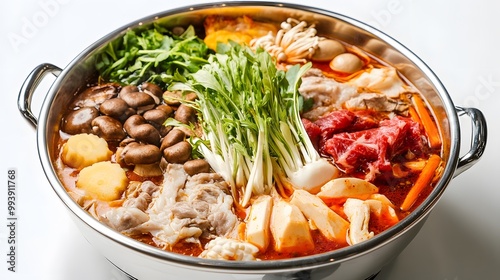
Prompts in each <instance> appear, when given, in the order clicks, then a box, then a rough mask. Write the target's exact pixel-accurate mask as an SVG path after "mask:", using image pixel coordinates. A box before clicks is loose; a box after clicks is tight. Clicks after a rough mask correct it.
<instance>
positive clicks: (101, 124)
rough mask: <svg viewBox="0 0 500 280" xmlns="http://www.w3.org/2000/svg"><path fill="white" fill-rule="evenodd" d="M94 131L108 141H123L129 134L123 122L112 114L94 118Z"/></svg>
mask: <svg viewBox="0 0 500 280" xmlns="http://www.w3.org/2000/svg"><path fill="white" fill-rule="evenodd" d="M92 131H93V132H94V134H96V135H97V136H99V137H102V138H104V139H105V140H106V141H121V140H123V139H124V138H125V137H126V136H127V135H126V134H125V131H124V130H123V127H122V124H121V122H120V121H118V120H117V119H114V118H112V117H110V116H99V117H96V118H95V119H94V120H92Z"/></svg>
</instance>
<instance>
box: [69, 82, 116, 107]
mask: <svg viewBox="0 0 500 280" xmlns="http://www.w3.org/2000/svg"><path fill="white" fill-rule="evenodd" d="M118 87H119V86H118V85H117V84H114V83H108V84H102V85H98V86H93V87H90V88H87V89H86V90H84V91H83V92H82V93H81V94H79V95H78V97H77V99H75V100H74V101H73V103H72V105H70V107H71V108H74V107H97V106H99V105H100V104H102V103H103V102H104V101H106V100H108V99H110V98H113V97H115V96H116V95H117V93H118Z"/></svg>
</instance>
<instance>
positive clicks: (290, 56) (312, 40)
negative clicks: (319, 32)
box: [250, 18, 322, 64]
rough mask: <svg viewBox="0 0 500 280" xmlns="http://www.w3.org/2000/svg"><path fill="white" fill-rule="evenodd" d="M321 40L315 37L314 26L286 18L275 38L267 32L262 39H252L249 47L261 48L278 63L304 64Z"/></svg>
mask: <svg viewBox="0 0 500 280" xmlns="http://www.w3.org/2000/svg"><path fill="white" fill-rule="evenodd" d="M321 39H322V38H320V37H318V36H316V29H315V28H314V24H313V25H310V26H307V23H306V22H305V21H298V20H296V19H293V18H288V19H287V20H286V21H284V22H282V23H281V29H280V30H279V31H278V32H277V33H276V36H275V35H274V34H272V32H269V34H267V35H265V36H263V37H260V38H256V39H253V40H252V41H251V42H250V46H251V47H252V48H254V49H256V48H258V47H261V48H263V49H264V50H266V51H267V52H269V53H270V54H271V55H272V56H274V57H275V58H276V59H277V60H278V62H286V63H289V64H293V63H305V62H306V59H308V58H311V56H312V55H313V54H314V52H315V50H316V49H317V48H318V42H319V41H320V40H321Z"/></svg>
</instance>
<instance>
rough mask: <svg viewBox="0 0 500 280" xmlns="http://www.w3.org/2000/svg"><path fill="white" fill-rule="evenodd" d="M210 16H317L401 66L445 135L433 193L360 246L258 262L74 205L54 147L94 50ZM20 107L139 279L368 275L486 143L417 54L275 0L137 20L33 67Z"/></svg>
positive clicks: (478, 117) (115, 252)
mask: <svg viewBox="0 0 500 280" xmlns="http://www.w3.org/2000/svg"><path fill="white" fill-rule="evenodd" d="M208 14H228V15H243V14H246V15H250V16H252V17H254V18H258V19H263V20H273V21H278V22H281V21H283V20H285V19H286V18H287V17H290V16H292V17H295V18H300V19H304V20H306V21H308V22H315V23H316V27H317V29H318V33H319V34H335V36H336V37H337V38H339V39H340V40H343V41H345V42H347V43H349V44H352V45H356V46H358V47H359V48H361V49H363V50H364V51H366V52H368V53H371V54H373V55H375V56H377V57H380V58H381V59H383V60H384V61H386V62H388V63H390V64H392V65H393V66H394V67H396V68H397V69H398V70H399V71H400V72H401V73H402V74H403V75H405V76H406V77H407V78H408V80H409V81H410V82H411V83H413V84H414V85H415V86H416V87H417V88H418V89H419V90H420V91H421V92H422V94H423V95H424V96H425V97H426V98H427V100H428V101H429V102H430V105H431V106H432V108H433V110H434V112H435V114H436V116H437V120H438V125H439V126H440V129H441V131H442V133H443V138H444V139H446V141H444V143H445V146H444V157H443V159H444V161H445V170H444V174H443V176H442V178H441V179H440V181H439V182H438V183H437V185H436V187H435V189H434V190H433V191H432V193H431V194H430V195H429V197H428V198H427V199H426V200H425V201H424V202H423V203H422V204H421V205H420V206H419V207H418V208H417V209H416V210H415V211H414V212H412V213H411V214H410V215H409V216H408V217H406V218H405V219H403V220H402V221H400V222H399V223H398V224H397V225H395V226H393V227H392V228H390V229H388V230H386V231H385V232H383V233H381V234H379V235H377V236H375V237H374V238H372V239H370V240H368V241H366V242H362V243H360V244H357V245H354V246H350V247H346V248H343V249H340V250H336V251H333V252H329V253H324V254H320V255H314V256H309V257H302V258H295V259H287V260H279V261H259V262H229V261H213V260H205V259H200V258H195V257H188V256H184V255H179V254H174V253H171V252H166V251H162V250H160V249H156V248H153V247H151V246H149V245H146V244H143V243H140V242H138V241H135V240H133V239H131V238H128V237H126V236H124V235H122V234H120V233H118V232H115V231H114V230H112V229H110V228H108V227H106V226H105V225H103V224H101V223H100V222H98V221H97V220H95V219H94V218H93V217H91V216H90V215H89V214H88V213H87V212H86V211H84V210H83V209H82V208H80V206H79V205H78V204H77V203H75V202H74V201H73V200H72V199H71V197H70V196H69V195H68V194H67V192H66V191H65V189H64V187H63V185H62V183H61V181H60V180H59V179H58V177H57V175H56V172H55V170H54V167H53V162H54V160H55V158H56V157H57V155H56V151H55V149H54V146H55V145H54V141H56V138H57V134H58V130H59V125H60V120H61V116H62V114H63V112H64V110H65V107H66V105H67V104H68V103H69V102H70V99H71V98H72V97H73V95H72V94H73V93H74V92H76V91H77V90H78V89H79V88H80V87H81V86H82V85H84V84H85V82H86V81H87V80H88V79H90V78H91V77H92V76H93V75H95V71H94V68H93V65H94V64H93V62H94V58H95V56H96V54H97V53H98V52H99V51H100V50H102V49H103V48H104V47H105V45H106V44H108V43H109V42H110V41H112V40H115V39H117V38H118V37H120V36H121V35H123V34H124V33H125V32H126V30H128V29H129V28H131V29H136V28H141V26H146V25H149V24H151V23H153V22H159V23H161V24H164V25H166V26H177V25H187V24H193V25H200V24H201V23H202V20H203V18H204V16H206V15H208ZM47 74H53V75H55V76H56V77H57V79H56V80H55V81H54V83H53V84H52V86H51V88H50V90H49V92H48V94H47V95H46V97H45V100H44V102H43V105H42V107H41V110H40V114H39V116H38V117H36V116H35V115H34V113H33V112H32V108H31V100H32V96H33V94H34V93H35V91H36V89H37V86H38V84H39V83H40V81H41V80H43V79H44V78H45V76H46V75H47ZM18 106H19V110H20V111H21V113H22V114H23V115H24V117H25V118H26V119H27V120H28V121H29V122H30V123H31V124H32V125H33V126H34V127H35V128H36V129H37V143H38V151H39V156H40V161H41V164H42V167H43V169H44V171H45V174H46V176H47V179H48V181H49V182H50V184H51V185H52V188H53V189H54V191H55V192H56V193H57V195H58V196H59V198H60V199H61V201H62V202H63V203H64V204H65V205H66V207H67V208H68V209H69V210H70V213H71V216H72V218H73V220H74V221H75V223H76V224H77V225H78V227H79V228H80V229H81V231H82V233H83V235H84V236H85V237H86V238H87V240H88V241H89V242H90V243H91V244H92V245H94V247H95V248H96V249H97V250H99V251H100V252H101V253H102V254H103V255H104V256H105V257H106V258H107V259H108V260H109V261H110V262H111V263H113V264H114V265H115V266H117V267H118V268H120V269H121V270H123V271H124V272H125V273H127V274H128V275H129V276H130V277H131V278H135V279H148V280H155V279H181V277H182V278H184V279H196V278H197V277H203V278H205V279H206V278H207V277H208V278H210V277H212V278H210V279H368V278H370V277H372V276H373V275H376V274H377V273H378V272H379V271H380V269H381V268H382V267H383V266H384V265H386V264H387V263H389V262H390V261H391V260H392V259H393V258H395V257H396V256H397V255H398V254H399V253H400V252H401V251H402V250H403V249H404V248H405V247H406V246H407V245H408V243H410V241H411V240H412V239H413V237H414V236H415V235H416V234H417V233H418V231H419V230H420V228H421V227H422V225H423V224H424V221H425V220H426V217H427V216H428V214H429V212H430V211H431V209H432V208H433V207H434V206H435V204H436V203H437V202H438V200H439V198H440V197H441V195H442V194H443V192H444V190H445V188H446V186H447V185H448V183H449V182H450V180H451V179H452V178H453V177H455V176H457V175H459V174H460V173H462V172H463V171H465V170H467V169H468V168H470V167H471V166H472V165H473V164H474V163H476V162H477V160H478V159H479V158H480V157H481V155H482V154H483V152H484V149H485V145H486V135H487V132H486V121H485V119H484V116H483V114H482V113H481V112H480V111H479V110H477V109H475V108H461V107H456V106H455V105H454V104H453V102H452V100H451V99H450V96H449V95H448V93H447V91H446V89H445V88H444V86H443V85H442V84H441V82H440V81H439V79H438V78H437V77H436V76H435V75H434V73H433V72H432V70H431V69H429V67H427V65H426V64H425V63H424V62H423V61H421V60H420V59H419V58H418V57H417V56H416V55H415V54H413V53H412V52H411V51H410V50H408V49H407V48H405V47H404V46H403V45H401V44H400V43H398V42H397V41H396V40H394V39H393V38H391V37H389V36H387V35H385V34H383V33H382V32H380V31H378V30H376V29H374V28H372V27H370V26H368V25H366V24H363V23H361V22H358V21H356V20H354V19H351V18H349V17H346V16H344V15H340V14H336V13H334V12H330V11H325V10H322V9H317V8H311V7H305V6H299V5H289V4H279V3H275V2H254V3H253V2H229V3H214V4H205V5H195V6H189V7H184V8H179V9H174V10H169V11H165V12H162V13H159V14H155V15H151V16H149V17H146V18H143V19H140V20H138V21H135V22H132V23H130V24H129V25H127V26H124V27H122V28H120V29H118V30H115V31H113V32H112V33H110V34H109V35H107V36H105V37H103V38H102V39H100V40H99V41H97V42H95V43H94V44H92V45H91V46H90V47H88V48H87V49H85V50H84V51H83V52H82V53H81V54H80V55H78V56H77V57H76V58H75V59H74V60H73V61H72V62H71V63H70V64H69V65H68V66H67V67H66V68H64V69H61V68H59V67H56V66H54V65H51V64H42V65H40V66H38V67H36V68H35V69H34V70H33V71H32V72H31V73H30V74H29V76H28V77H27V78H26V80H25V82H24V84H23V86H22V88H21V90H20V93H19V100H18ZM458 115H467V116H468V117H469V118H470V119H471V122H472V127H473V129H472V141H471V147H470V150H469V152H468V153H466V154H465V155H464V156H462V157H460V156H459V150H460V142H461V134H460V123H459V119H458Z"/></svg>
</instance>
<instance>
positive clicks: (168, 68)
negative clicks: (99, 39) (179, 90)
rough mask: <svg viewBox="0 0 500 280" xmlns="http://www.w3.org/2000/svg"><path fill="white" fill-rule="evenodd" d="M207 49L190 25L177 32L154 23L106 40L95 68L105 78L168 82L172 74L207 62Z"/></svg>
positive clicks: (120, 81) (110, 79)
mask: <svg viewBox="0 0 500 280" xmlns="http://www.w3.org/2000/svg"><path fill="white" fill-rule="evenodd" d="M209 52H210V51H209V49H208V47H207V46H206V45H205V43H204V42H203V40H201V39H200V38H199V37H197V36H196V34H195V30H194V28H193V27H192V26H189V27H188V28H187V29H186V30H185V32H184V33H183V34H181V35H179V36H177V35H174V34H172V33H171V32H169V31H168V30H166V29H165V28H163V27H161V26H159V25H154V26H152V27H151V28H148V29H145V30H142V31H137V32H135V31H132V30H129V31H127V33H126V34H125V35H124V36H123V37H122V38H121V39H119V40H115V41H113V42H111V43H110V44H108V45H107V46H106V47H105V48H104V49H103V51H102V52H101V53H100V54H99V55H98V57H97V59H96V64H95V66H96V69H97V70H98V71H99V74H100V75H101V77H102V78H103V79H105V80H107V81H111V82H117V83H120V84H124V85H129V84H132V85H138V84H140V83H142V82H145V81H148V82H153V83H155V84H158V85H160V86H168V85H169V84H170V83H171V82H172V81H173V80H175V78H174V76H175V75H176V74H179V75H180V76H185V75H187V74H189V73H194V72H196V71H198V69H200V68H201V66H202V65H203V64H205V63H207V60H206V58H207V56H208V54H209Z"/></svg>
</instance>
